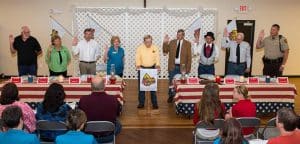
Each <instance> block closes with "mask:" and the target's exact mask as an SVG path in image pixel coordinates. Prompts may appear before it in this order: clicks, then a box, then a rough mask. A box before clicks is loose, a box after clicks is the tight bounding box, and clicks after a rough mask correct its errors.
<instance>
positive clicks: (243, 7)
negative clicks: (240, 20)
mask: <svg viewBox="0 0 300 144" xmlns="http://www.w3.org/2000/svg"><path fill="white" fill-rule="evenodd" d="M248 10H249V7H248V5H240V7H239V12H240V13H247V12H248Z"/></svg>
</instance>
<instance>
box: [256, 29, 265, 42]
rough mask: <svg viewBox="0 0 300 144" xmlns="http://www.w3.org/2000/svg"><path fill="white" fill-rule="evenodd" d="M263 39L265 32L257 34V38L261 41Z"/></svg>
mask: <svg viewBox="0 0 300 144" xmlns="http://www.w3.org/2000/svg"><path fill="white" fill-rule="evenodd" d="M264 37H265V31H264V30H261V31H260V32H259V34H258V38H259V39H261V40H262V39H263V38H264Z"/></svg>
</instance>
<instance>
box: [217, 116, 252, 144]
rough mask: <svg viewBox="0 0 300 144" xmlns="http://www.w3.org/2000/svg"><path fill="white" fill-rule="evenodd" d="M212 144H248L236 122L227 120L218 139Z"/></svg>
mask: <svg viewBox="0 0 300 144" xmlns="http://www.w3.org/2000/svg"><path fill="white" fill-rule="evenodd" d="M214 144H248V141H247V140H246V139H244V137H243V134H242V127H241V124H240V122H239V121H238V120H236V119H235V118H229V119H227V120H226V121H225V123H224V127H223V129H222V131H221V136H220V138H217V139H216V140H215V141H214Z"/></svg>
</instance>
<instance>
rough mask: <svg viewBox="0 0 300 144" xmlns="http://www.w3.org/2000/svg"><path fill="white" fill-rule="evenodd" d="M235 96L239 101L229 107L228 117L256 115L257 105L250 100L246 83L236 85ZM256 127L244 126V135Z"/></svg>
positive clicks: (250, 132)
mask: <svg viewBox="0 0 300 144" xmlns="http://www.w3.org/2000/svg"><path fill="white" fill-rule="evenodd" d="M233 98H234V99H237V100H238V102H237V103H236V104H235V105H234V106H232V107H231V109H229V114H228V115H226V117H235V118H239V117H256V105H255V103H253V102H252V101H251V100H250V97H249V95H248V89H247V87H246V86H244V85H240V86H236V87H235V88H234V90H233ZM253 131H254V128H243V135H244V136H247V135H250V134H252V133H253Z"/></svg>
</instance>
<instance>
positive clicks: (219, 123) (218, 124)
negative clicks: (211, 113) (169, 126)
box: [194, 119, 225, 144]
mask: <svg viewBox="0 0 300 144" xmlns="http://www.w3.org/2000/svg"><path fill="white" fill-rule="evenodd" d="M224 122H225V120H224V119H215V120H214V124H213V125H210V124H207V123H205V122H203V121H199V122H198V123H197V125H196V127H195V129H194V144H212V143H213V142H214V141H213V140H206V139H201V138H199V137H197V135H196V132H197V129H222V128H223V126H224Z"/></svg>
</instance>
